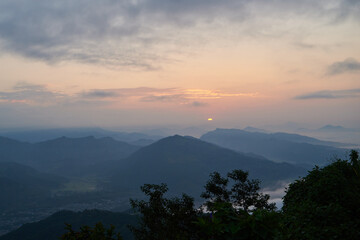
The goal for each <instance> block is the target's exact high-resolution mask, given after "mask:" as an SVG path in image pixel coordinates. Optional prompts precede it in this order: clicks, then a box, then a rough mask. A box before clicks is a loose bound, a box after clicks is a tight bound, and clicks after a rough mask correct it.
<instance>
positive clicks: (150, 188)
mask: <svg viewBox="0 0 360 240" xmlns="http://www.w3.org/2000/svg"><path fill="white" fill-rule="evenodd" d="M141 190H142V191H143V192H144V194H145V195H146V196H148V201H145V200H141V201H139V200H132V199H131V200H130V203H131V206H132V208H133V209H134V210H135V212H138V213H139V214H140V215H139V217H140V219H139V225H138V226H130V230H131V231H132V232H133V234H134V236H135V238H136V239H142V240H146V239H151V240H156V239H159V240H166V239H172V240H180V239H184V240H185V239H196V237H195V235H196V231H195V230H194V227H195V225H194V224H193V222H194V221H195V220H196V217H197V211H196V210H195V209H194V199H193V198H192V197H190V196H188V195H186V194H183V195H182V197H181V198H177V197H175V198H171V199H167V198H165V197H164V194H165V193H166V192H167V191H168V188H167V186H166V184H161V185H154V184H145V185H143V186H142V187H141Z"/></svg>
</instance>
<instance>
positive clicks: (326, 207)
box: [282, 151, 360, 239]
mask: <svg viewBox="0 0 360 240" xmlns="http://www.w3.org/2000/svg"><path fill="white" fill-rule="evenodd" d="M358 165H359V159H358V153H357V152H355V151H351V154H350V162H348V161H345V160H340V159H339V160H337V161H335V162H333V163H332V164H330V165H328V166H326V167H323V168H319V167H315V168H314V169H313V170H312V171H310V172H309V174H308V175H307V176H306V177H304V178H302V179H300V180H297V181H295V182H294V183H292V184H290V186H289V188H288V190H287V192H286V195H285V197H284V206H283V218H282V219H283V224H284V226H285V227H284V239H360V178H359V176H358V175H357V173H356V171H354V170H356V168H357V167H356V166H358Z"/></svg>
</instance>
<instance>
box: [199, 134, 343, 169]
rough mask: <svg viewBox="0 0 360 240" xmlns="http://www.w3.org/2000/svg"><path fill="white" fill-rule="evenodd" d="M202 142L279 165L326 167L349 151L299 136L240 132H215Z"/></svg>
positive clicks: (202, 138)
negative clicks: (286, 163)
mask: <svg viewBox="0 0 360 240" xmlns="http://www.w3.org/2000/svg"><path fill="white" fill-rule="evenodd" d="M200 139H201V140H203V141H206V142H209V143H214V144H217V145H219V146H222V147H225V148H229V149H232V150H235V151H239V152H245V153H255V154H258V155H261V156H264V157H266V158H268V159H270V160H273V161H276V162H288V163H293V164H308V165H309V166H313V165H315V164H319V165H324V164H327V163H329V162H331V161H332V160H334V158H336V157H340V158H344V157H345V155H346V150H344V149H341V148H336V147H332V146H328V145H329V144H335V143H331V142H326V141H320V140H317V139H315V138H310V137H306V136H302V135H297V134H287V133H260V132H248V131H244V130H239V129H216V130H214V131H211V132H208V133H206V134H204V135H203V136H201V138H200Z"/></svg>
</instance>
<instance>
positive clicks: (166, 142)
mask: <svg viewBox="0 0 360 240" xmlns="http://www.w3.org/2000/svg"><path fill="white" fill-rule="evenodd" d="M114 168H115V167H114ZM233 169H243V170H247V171H249V172H250V177H251V178H259V179H261V180H262V181H263V182H264V185H269V184H272V183H274V182H276V181H279V180H289V179H294V178H297V177H298V176H300V175H303V174H304V173H305V170H304V169H303V168H301V167H297V166H293V165H291V164H288V163H274V162H272V161H269V160H267V159H265V158H258V157H255V156H250V155H246V154H242V153H238V152H235V151H232V150H229V149H225V148H222V147H219V146H216V145H214V144H211V143H207V142H204V141H201V140H199V139H196V138H193V137H182V136H178V135H175V136H172V137H167V138H164V139H161V140H159V141H158V142H156V143H154V144H152V145H149V146H147V147H144V148H141V149H140V150H138V151H137V152H135V153H134V154H132V155H131V156H130V157H128V158H127V159H125V160H124V161H123V162H122V164H121V165H120V164H119V165H118V167H117V170H116V171H115V173H114V176H113V183H114V184H115V185H116V187H118V188H120V189H133V188H139V186H141V185H143V184H144V183H161V182H164V183H167V184H168V185H169V188H170V191H171V190H173V191H174V192H177V193H181V192H187V193H192V194H193V195H194V196H199V194H200V192H201V191H202V190H203V186H204V185H205V183H206V181H207V180H208V177H209V174H210V173H211V172H213V171H218V172H221V173H223V174H224V173H226V172H228V171H230V170H233Z"/></svg>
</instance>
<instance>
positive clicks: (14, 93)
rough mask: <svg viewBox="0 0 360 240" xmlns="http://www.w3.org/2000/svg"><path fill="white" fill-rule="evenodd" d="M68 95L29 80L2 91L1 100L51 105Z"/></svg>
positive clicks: (0, 93)
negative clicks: (9, 89)
mask: <svg viewBox="0 0 360 240" xmlns="http://www.w3.org/2000/svg"><path fill="white" fill-rule="evenodd" d="M65 97H66V95H65V94H62V93H60V92H56V91H51V90H49V89H47V88H46V86H45V85H37V84H31V83H27V82H19V83H17V84H16V85H15V86H14V87H13V89H12V90H11V91H5V92H4V91H3V92H0V101H1V102H10V103H24V104H29V105H51V104H55V103H58V102H61V101H62V100H63V99H64V98H65Z"/></svg>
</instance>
